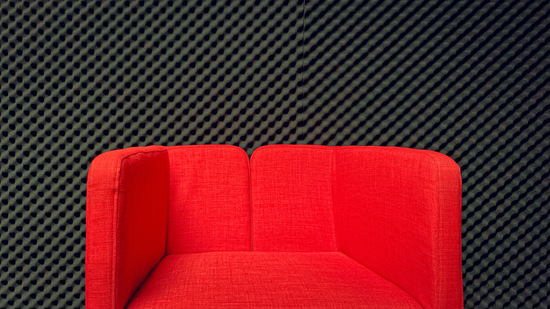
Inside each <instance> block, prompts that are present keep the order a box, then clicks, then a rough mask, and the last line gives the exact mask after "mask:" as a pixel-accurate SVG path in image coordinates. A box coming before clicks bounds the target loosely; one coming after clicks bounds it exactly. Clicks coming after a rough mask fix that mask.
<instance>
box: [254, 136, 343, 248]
mask: <svg viewBox="0 0 550 309" xmlns="http://www.w3.org/2000/svg"><path fill="white" fill-rule="evenodd" d="M250 173H251V182H252V248H253V250H254V251H301V252H307V251H335V250H336V240H335V235H334V215H333V211H332V207H333V202H332V184H331V183H332V177H333V149H332V148H331V147H323V146H305V145H273V146H264V147H260V148H258V149H257V150H256V151H255V152H254V153H253V154H252V157H251V159H250Z"/></svg>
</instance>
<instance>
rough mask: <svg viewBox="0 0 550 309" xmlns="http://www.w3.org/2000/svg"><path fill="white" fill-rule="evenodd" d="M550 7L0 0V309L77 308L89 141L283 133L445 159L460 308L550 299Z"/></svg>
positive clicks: (105, 144) (245, 144)
mask: <svg viewBox="0 0 550 309" xmlns="http://www.w3.org/2000/svg"><path fill="white" fill-rule="evenodd" d="M549 16H550V3H548V2H547V1H500V2H499V1H314V0H308V1H303V2H296V1H240V2H239V1H210V2H208V1H207V2H202V1H201V2H196V3H195V2H193V1H191V2H189V1H181V2H180V1H75V2H65V1H15V0H9V1H8V0H6V1H2V2H0V87H1V92H0V101H1V102H0V103H1V110H0V112H1V122H0V124H1V128H0V130H1V142H0V144H1V153H0V158H1V162H0V168H1V177H0V184H1V188H0V189H1V190H0V200H1V208H0V308H81V307H84V247H85V233H86V227H85V209H86V205H85V199H86V176H87V169H88V167H89V164H90V162H91V160H92V159H93V158H94V157H95V156H97V155H98V154H100V153H102V152H105V151H108V150H113V149H118V148H125V147H131V146H138V145H139V146H143V145H151V144H160V145H168V146H170V145H187V144H231V145H236V146H239V147H241V148H243V149H245V150H246V152H247V153H248V154H249V155H250V154H251V153H252V151H254V149H256V148H257V147H259V146H261V145H267V144H280V143H283V144H295V143H300V144H322V145H391V146H403V147H412V148H423V149H431V150H435V151H439V152H442V153H444V154H447V155H449V156H450V157H452V158H453V159H454V160H455V161H457V163H458V164H459V165H460V166H461V168H462V177H463V213H462V237H463V276H464V300H465V307H466V308H510V307H514V308H517V307H520V308H545V307H547V306H548V305H549V304H550V300H549V298H548V297H549V296H548V295H549V287H548V264H549V262H550V255H549V254H548V249H549V245H548V238H549V236H550V232H549V230H550V227H549V220H548V217H549V214H548V212H549V210H550V207H549V204H550V203H549V196H550V189H549V188H550V151H549V150H550V138H549V135H550V123H549V122H550V112H549V108H550V96H549V91H550V83H549V80H550V70H549V67H550V57H549V55H550V44H549V39H550V17H549Z"/></svg>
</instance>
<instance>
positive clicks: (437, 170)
mask: <svg viewBox="0 0 550 309" xmlns="http://www.w3.org/2000/svg"><path fill="white" fill-rule="evenodd" d="M335 154H336V157H335V162H336V167H335V171H336V173H335V179H334V200H335V201H336V202H335V213H336V235H337V239H338V245H339V249H340V250H341V251H342V252H343V253H345V254H347V255H349V256H350V257H352V258H354V259H356V260H357V261H359V262H360V263H362V264H363V265H365V266H366V267H368V268H369V269H371V270H373V271H375V272H377V273H378V274H380V275H382V276H383V277H385V278H387V279H389V280H391V281H392V282H394V283H396V284H397V285H398V286H400V287H401V288H403V289H404V290H405V291H407V292H408V293H409V294H410V295H412V296H413V297H414V298H415V299H417V300H418V301H419V302H420V303H421V304H422V306H423V307H424V308H461V307H462V306H463V298H462V260H461V234H460V232H461V230H460V226H461V222H460V221H461V215H460V214H461V180H460V169H459V168H458V166H457V165H456V163H455V162H454V161H453V160H452V159H450V158H449V157H447V156H445V155H442V154H440V153H436V152H433V151H426V150H415V149H407V148H398V147H342V148H338V150H337V151H336V152H335Z"/></svg>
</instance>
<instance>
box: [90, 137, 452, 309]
mask: <svg viewBox="0 0 550 309" xmlns="http://www.w3.org/2000/svg"><path fill="white" fill-rule="evenodd" d="M87 186H88V188H87V207H86V307H87V308H123V307H128V308H217V307H228V308H260V307H265V308H273V307H275V308H277V307H278V308H289V307H293V308H462V306H463V299H462V272H461V231H460V227H461V178H460V170H459V167H458V166H457V165H456V163H455V162H454V161H453V160H452V159H450V158H449V157H447V156H445V155H442V154H440V153H436V152H433V151H427V150H415V149H407V148H399V147H371V146H349V147H328V146H307V145H273V146H264V147H260V148H258V149H257V150H256V151H255V152H254V154H253V155H252V157H251V158H250V160H249V159H248V156H247V154H246V153H245V152H244V151H243V150H242V149H240V148H237V147H234V146H227V145H203V146H176V147H162V146H149V147H137V148H128V149H123V150H115V151H110V152H107V153H104V154H102V155H100V156H98V157H97V158H96V159H95V160H94V161H93V162H92V164H91V167H90V171H89V174H88V183H87Z"/></svg>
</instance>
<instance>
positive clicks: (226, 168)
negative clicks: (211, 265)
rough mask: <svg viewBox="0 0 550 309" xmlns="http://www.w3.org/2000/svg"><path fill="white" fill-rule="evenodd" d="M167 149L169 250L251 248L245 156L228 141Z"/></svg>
mask: <svg viewBox="0 0 550 309" xmlns="http://www.w3.org/2000/svg"><path fill="white" fill-rule="evenodd" d="M168 149H169V150H168V153H169V157H170V173H171V174H170V214H169V220H168V221H169V222H168V244H167V253H168V254H170V253H185V252H205V251H226V250H233V251H245V250H250V179H249V171H248V170H249V168H248V155H247V154H246V153H245V152H244V151H243V150H242V149H240V148H238V147H234V146H229V145H201V146H178V147H169V148H168Z"/></svg>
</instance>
